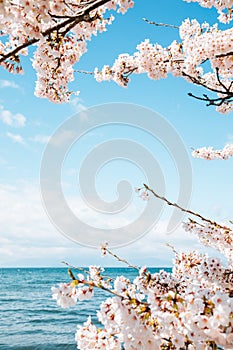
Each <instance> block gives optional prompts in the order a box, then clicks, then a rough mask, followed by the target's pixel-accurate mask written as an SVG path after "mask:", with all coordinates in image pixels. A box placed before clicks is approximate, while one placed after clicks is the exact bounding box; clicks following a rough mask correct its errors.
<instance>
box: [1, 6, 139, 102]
mask: <svg viewBox="0 0 233 350" xmlns="http://www.w3.org/2000/svg"><path fill="white" fill-rule="evenodd" d="M132 6H133V1H132V0H112V1H110V0H94V1H93V0H89V1H85V0H79V1H70V2H66V1H63V0H59V1H57V0H53V1H47V0H41V1H39V2H38V1H34V0H17V1H16V0H15V1H14V0H13V1H10V0H4V1H1V2H0V23H1V24H0V34H1V37H2V41H1V42H0V65H1V66H2V67H4V68H6V69H7V70H8V71H9V72H10V73H23V67H22V63H21V56H22V55H23V56H27V55H28V47H29V46H36V49H35V51H34V56H33V59H32V65H33V67H34V69H35V70H36V72H37V82H36V89H35V95H36V96H38V97H45V98H48V99H49V100H50V101H52V102H68V101H69V99H70V95H71V94H72V93H76V92H75V91H74V92H72V91H70V90H69V89H68V84H69V83H70V82H72V81H73V80H74V68H73V66H74V64H75V63H77V62H78V61H79V60H80V58H81V57H82V55H83V54H84V53H85V52H86V51H87V41H89V40H91V39H92V37H93V36H96V35H97V34H98V33H101V32H103V31H106V30H107V26H108V25H110V24H111V23H112V21H113V20H114V17H113V16H112V14H109V15H108V16H107V17H106V18H105V14H106V12H109V11H112V10H114V11H117V12H120V13H123V14H124V13H125V12H126V11H127V10H128V9H129V8H131V7H132Z"/></svg>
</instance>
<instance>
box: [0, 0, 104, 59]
mask: <svg viewBox="0 0 233 350" xmlns="http://www.w3.org/2000/svg"><path fill="white" fill-rule="evenodd" d="M109 1H110V0H98V1H96V2H91V4H90V5H89V6H87V7H86V8H85V9H84V10H82V12H81V13H78V14H77V15H76V16H74V17H70V18H68V19H67V20H65V21H63V22H60V23H57V24H56V25H54V26H53V27H51V28H49V29H47V30H45V31H44V32H42V33H41V34H42V36H43V37H46V36H48V35H49V34H51V33H52V32H54V31H59V30H60V29H62V28H65V27H66V26H68V28H66V29H68V31H70V30H71V29H72V28H73V27H75V26H76V25H77V24H78V23H80V22H89V21H92V20H95V19H96V17H94V18H91V17H90V16H89V13H90V12H91V11H93V10H95V9H97V8H98V7H100V6H102V5H104V4H106V3H107V2H109ZM66 33H67V30H65V31H64V33H63V35H65V34H66ZM38 41H40V39H38V38H32V39H29V40H28V41H26V42H25V43H23V44H21V45H19V46H18V47H16V48H15V49H14V50H12V51H10V52H8V53H6V54H1V55H0V63H2V62H4V61H6V60H7V59H9V58H12V57H14V56H16V55H17V54H18V53H19V52H20V51H21V50H23V49H25V48H26V47H29V46H31V45H33V44H35V43H37V42H38Z"/></svg>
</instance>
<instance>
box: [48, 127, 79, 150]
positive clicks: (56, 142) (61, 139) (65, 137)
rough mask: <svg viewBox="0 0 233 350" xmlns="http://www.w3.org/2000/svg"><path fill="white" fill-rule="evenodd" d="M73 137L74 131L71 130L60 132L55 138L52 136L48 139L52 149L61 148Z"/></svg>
mask: <svg viewBox="0 0 233 350" xmlns="http://www.w3.org/2000/svg"><path fill="white" fill-rule="evenodd" d="M75 135H76V132H75V131H72V130H60V131H59V132H58V133H57V134H56V136H53V137H52V138H51V139H50V143H51V144H52V145H53V146H54V147H62V146H63V145H65V144H66V143H67V142H69V141H72V140H73V138H74V136H75Z"/></svg>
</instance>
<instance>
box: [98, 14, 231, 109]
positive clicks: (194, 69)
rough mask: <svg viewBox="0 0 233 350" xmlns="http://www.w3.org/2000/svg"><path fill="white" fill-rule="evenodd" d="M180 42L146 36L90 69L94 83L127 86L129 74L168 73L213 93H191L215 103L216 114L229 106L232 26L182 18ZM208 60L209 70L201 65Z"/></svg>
mask: <svg viewBox="0 0 233 350" xmlns="http://www.w3.org/2000/svg"><path fill="white" fill-rule="evenodd" d="M179 34H180V39H181V40H180V41H179V42H178V41H173V42H172V43H171V44H170V45H169V46H168V47H162V46H161V45H160V44H158V43H155V44H153V43H151V42H150V41H149V40H148V39H146V40H144V41H143V42H142V43H140V44H139V45H138V46H137V47H136V49H137V51H136V52H135V53H134V54H132V55H129V54H121V55H119V57H118V58H117V59H116V60H115V62H114V64H113V65H112V66H108V65H105V66H104V67H103V68H102V70H99V69H98V68H96V69H95V71H94V76H95V79H96V80H97V81H98V82H101V81H110V80H113V81H114V82H116V83H117V84H118V85H120V86H122V87H127V86H128V83H129V82H130V76H131V75H132V74H147V75H148V77H149V78H151V79H154V80H159V79H161V78H167V76H168V74H172V75H173V76H175V77H183V78H184V79H186V80H187V81H188V82H191V83H193V84H197V85H200V86H202V87H204V88H206V89H207V90H210V91H212V92H215V93H216V94H217V97H216V98H209V97H208V96H207V95H205V94H204V95H203V97H197V96H194V95H192V94H191V93H190V94H189V95H190V96H193V97H195V98H197V99H199V100H203V101H206V102H207V105H215V106H216V109H217V111H218V112H220V113H228V112H230V111H231V110H232V109H233V104H232V98H233V88H232V77H233V76H232V72H233V61H232V52H233V40H232V37H233V29H232V28H230V29H226V30H220V29H219V28H218V25H217V24H215V25H213V26H210V25H209V24H208V23H206V22H204V23H202V24H201V23H199V22H198V21H197V20H196V19H193V20H190V19H186V20H184V21H183V23H182V24H181V25H180V27H179ZM206 61H209V63H210V67H211V70H210V71H209V72H208V71H207V72H206V71H205V69H204V68H203V63H205V62H206Z"/></svg>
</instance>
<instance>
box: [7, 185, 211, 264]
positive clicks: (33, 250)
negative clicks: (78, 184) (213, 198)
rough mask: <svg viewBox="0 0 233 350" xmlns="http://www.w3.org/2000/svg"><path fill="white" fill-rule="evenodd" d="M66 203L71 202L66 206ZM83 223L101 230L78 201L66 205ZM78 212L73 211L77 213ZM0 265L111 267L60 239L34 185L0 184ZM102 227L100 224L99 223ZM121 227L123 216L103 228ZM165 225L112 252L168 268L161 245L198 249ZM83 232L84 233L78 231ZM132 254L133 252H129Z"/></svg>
mask: <svg viewBox="0 0 233 350" xmlns="http://www.w3.org/2000/svg"><path fill="white" fill-rule="evenodd" d="M71 202H72V203H71ZM70 204H72V205H74V206H75V211H76V213H78V215H79V217H80V218H81V219H82V220H83V221H84V222H89V224H92V226H94V227H98V226H102V225H100V224H101V215H99V214H97V215H95V216H93V215H92V214H91V213H89V212H88V210H86V209H85V206H83V204H82V203H81V200H80V198H79V197H75V198H73V199H72V201H70ZM78 208H79V209H78ZM0 212H1V215H0V256H1V259H0V266H2V267H4V266H59V264H60V262H61V261H62V260H65V261H68V262H70V263H71V264H75V265H78V266H86V265H89V264H101V265H105V266H114V265H117V262H116V261H115V260H114V259H113V258H111V257H109V258H107V259H102V258H101V254H100V251H98V250H94V249H90V248H87V247H81V246H79V245H77V244H75V243H73V242H71V241H70V240H69V239H67V238H65V237H64V236H63V235H61V234H60V233H59V232H58V231H57V230H56V229H55V228H54V226H53V225H52V224H51V223H50V221H49V219H48V217H47V215H46V213H45V210H44V208H43V205H42V202H41V197H40V191H39V188H38V186H36V185H35V184H33V183H29V182H18V183H17V184H15V185H14V186H12V185H0ZM102 223H103V222H102ZM119 223H121V224H124V225H125V224H127V220H126V218H125V219H123V220H122V218H121V219H119V221H118V222H117V220H115V219H114V220H111V222H107V221H106V223H105V225H107V227H110V226H114V227H117V226H121V225H118V224H119ZM166 227H167V222H166V220H164V221H160V222H159V223H158V224H157V226H156V229H153V230H152V231H151V232H150V233H148V234H146V235H145V236H143V237H142V238H140V239H138V240H137V241H136V242H134V243H132V244H129V245H128V246H126V247H124V248H119V249H115V250H114V252H115V253H116V254H118V255H120V256H122V257H124V258H126V259H127V260H129V261H131V262H132V263H133V264H139V265H142V264H147V266H171V265H172V258H173V257H174V255H173V253H172V251H171V249H169V248H167V247H166V246H165V244H166V242H169V243H170V244H172V245H174V246H175V248H177V249H182V250H185V251H187V250H194V249H198V250H201V249H205V251H206V249H207V248H206V247H205V248H201V246H200V244H198V242H197V239H196V238H195V237H194V236H192V235H190V234H188V233H186V232H184V231H183V230H182V229H181V228H179V229H178V230H176V231H175V232H174V233H173V234H172V235H169V236H168V235H167V234H166ZM84 234H85V233H84ZM135 252H136V254H135Z"/></svg>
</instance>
